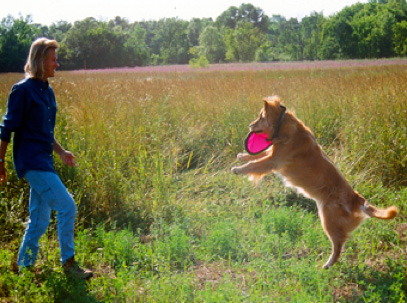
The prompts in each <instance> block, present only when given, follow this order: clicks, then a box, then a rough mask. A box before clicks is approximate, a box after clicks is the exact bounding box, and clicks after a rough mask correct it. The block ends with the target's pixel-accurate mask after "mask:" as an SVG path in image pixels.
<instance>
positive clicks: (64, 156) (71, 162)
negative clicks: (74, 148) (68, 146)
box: [59, 150, 78, 167]
mask: <svg viewBox="0 0 407 303" xmlns="http://www.w3.org/2000/svg"><path fill="white" fill-rule="evenodd" d="M59 156H60V157H61V160H62V163H64V164H65V165H68V166H73V167H77V166H78V164H76V161H75V156H74V155H73V153H71V152H70V151H67V150H65V151H63V152H61V153H60V154H59Z"/></svg>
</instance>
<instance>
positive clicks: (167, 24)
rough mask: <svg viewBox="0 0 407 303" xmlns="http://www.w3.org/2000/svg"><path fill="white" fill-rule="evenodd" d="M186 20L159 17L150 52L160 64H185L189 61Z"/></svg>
mask: <svg viewBox="0 0 407 303" xmlns="http://www.w3.org/2000/svg"><path fill="white" fill-rule="evenodd" d="M187 28H188V22H187V21H183V20H179V19H177V18H169V19H161V20H159V21H158V23H157V27H156V28H155V29H154V32H153V33H154V36H153V37H152V41H151V49H152V53H153V54H155V55H157V56H159V60H160V62H159V63H161V64H187V63H188V62H189V59H190V56H189V52H188V51H189V43H188V35H187Z"/></svg>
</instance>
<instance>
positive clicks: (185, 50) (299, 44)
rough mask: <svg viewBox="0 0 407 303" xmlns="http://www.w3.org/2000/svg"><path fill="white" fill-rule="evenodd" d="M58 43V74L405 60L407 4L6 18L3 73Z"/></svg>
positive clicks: (0, 30) (374, 0) (1, 40)
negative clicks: (137, 18) (38, 47)
mask: <svg viewBox="0 0 407 303" xmlns="http://www.w3.org/2000/svg"><path fill="white" fill-rule="evenodd" d="M40 36H44V37H48V38H52V39H56V40H57V41H58V42H59V43H60V49H59V51H58V57H59V62H60V64H61V69H65V70H69V69H83V68H87V69H91V68H92V69H95V68H108V67H123V66H147V65H165V64H188V63H191V62H195V63H196V64H198V65H201V66H202V65H205V64H208V63H220V62H253V61H258V62H269V61H299V60H328V59H329V60H333V59H365V58H388V57H397V56H399V57H401V56H406V55H407V2H406V0H371V1H369V2H368V3H363V4H362V3H357V4H354V5H352V6H348V7H345V8H344V9H342V10H341V11H340V12H338V13H336V14H334V15H332V16H328V17H325V16H323V14H322V13H318V12H312V13H311V14H310V15H309V16H306V17H304V18H303V19H302V20H301V21H299V20H298V19H296V18H290V19H287V18H285V17H283V16H281V15H272V16H271V17H270V16H267V15H266V14H265V13H264V11H263V10H262V9H261V8H259V7H255V6H253V5H252V4H241V5H240V6H239V7H236V6H231V7H229V8H228V9H227V10H226V11H224V12H223V13H222V14H221V15H220V16H219V17H217V18H216V20H213V19H212V18H203V19H199V18H194V19H191V20H190V21H186V20H181V19H178V18H166V19H160V20H158V21H141V22H134V23H130V22H129V21H128V20H126V19H124V18H121V17H116V18H114V19H113V20H109V21H100V20H96V19H94V18H91V17H90V18H86V19H84V20H81V21H76V22H74V23H73V24H71V23H69V22H66V21H59V22H56V23H53V24H52V25H50V26H45V25H41V24H37V23H33V22H32V19H31V17H30V16H26V17H23V16H19V17H18V18H14V17H13V16H8V17H6V18H3V19H2V21H1V24H0V72H21V71H22V69H23V66H24V63H25V61H26V57H27V54H28V50H29V47H30V45H31V43H32V41H33V40H34V39H35V38H37V37H40Z"/></svg>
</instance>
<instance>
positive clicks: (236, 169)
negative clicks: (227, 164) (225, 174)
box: [231, 167, 239, 175]
mask: <svg viewBox="0 0 407 303" xmlns="http://www.w3.org/2000/svg"><path fill="white" fill-rule="evenodd" d="M231 171H232V173H234V174H236V175H238V174H239V167H232V169H231Z"/></svg>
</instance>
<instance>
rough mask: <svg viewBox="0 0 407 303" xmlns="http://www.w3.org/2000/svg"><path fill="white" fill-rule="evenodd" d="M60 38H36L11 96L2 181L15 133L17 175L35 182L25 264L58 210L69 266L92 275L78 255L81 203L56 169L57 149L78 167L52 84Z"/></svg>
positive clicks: (1, 133) (0, 152)
mask: <svg viewBox="0 0 407 303" xmlns="http://www.w3.org/2000/svg"><path fill="white" fill-rule="evenodd" d="M58 47H59V45H58V43H57V42H56V41H55V40H48V39H46V38H40V39H37V40H36V41H34V42H33V43H32V45H31V48H30V53H29V56H28V59H27V63H26V65H25V72H26V78H25V79H24V80H22V81H20V82H18V83H17V84H15V85H14V86H13V87H12V89H11V92H10V95H9V97H8V101H7V112H6V114H5V115H4V117H3V124H2V125H0V140H1V141H0V185H1V184H2V183H3V182H4V181H5V180H6V169H5V163H4V162H5V156H6V150H7V146H8V143H9V142H10V139H11V133H14V136H13V162H14V168H15V170H16V173H17V176H18V178H22V177H24V178H25V179H26V180H27V181H28V183H29V184H30V201H29V210H30V218H29V221H28V225H27V228H26V231H25V234H24V238H23V241H22V244H21V247H20V251H19V255H18V266H19V268H20V269H22V268H25V267H30V266H33V265H34V263H35V259H36V256H37V253H38V248H39V245H38V242H39V239H40V237H41V236H42V235H43V234H44V233H45V231H46V230H47V228H48V225H49V222H50V215H51V210H56V211H57V220H58V223H57V228H58V238H59V244H60V248H61V262H62V264H63V268H64V271H65V272H66V273H67V274H68V275H70V276H74V277H76V278H81V279H88V278H90V277H91V276H92V275H93V274H92V272H90V271H88V270H83V269H81V268H80V267H79V266H78V265H77V264H76V262H75V259H74V253H75V251H74V222H75V219H76V205H75V202H74V201H73V199H72V197H71V195H70V194H69V193H68V191H67V189H66V187H65V186H64V185H63V184H62V182H61V180H60V178H59V177H58V175H57V174H56V171H55V169H54V163H53V155H52V153H53V151H54V152H55V153H56V154H58V155H59V156H60V157H61V160H62V162H63V163H64V164H66V165H68V166H76V162H75V157H74V155H73V154H72V153H71V152H70V151H67V150H65V149H64V148H62V146H61V145H60V144H59V143H58V141H57V140H55V137H54V127H55V118H56V112H57V106H56V102H55V95H54V92H53V90H52V88H51V87H50V86H49V84H48V78H50V77H54V74H55V69H56V68H58V67H59V64H58V62H57V56H56V50H57V48H58Z"/></svg>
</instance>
